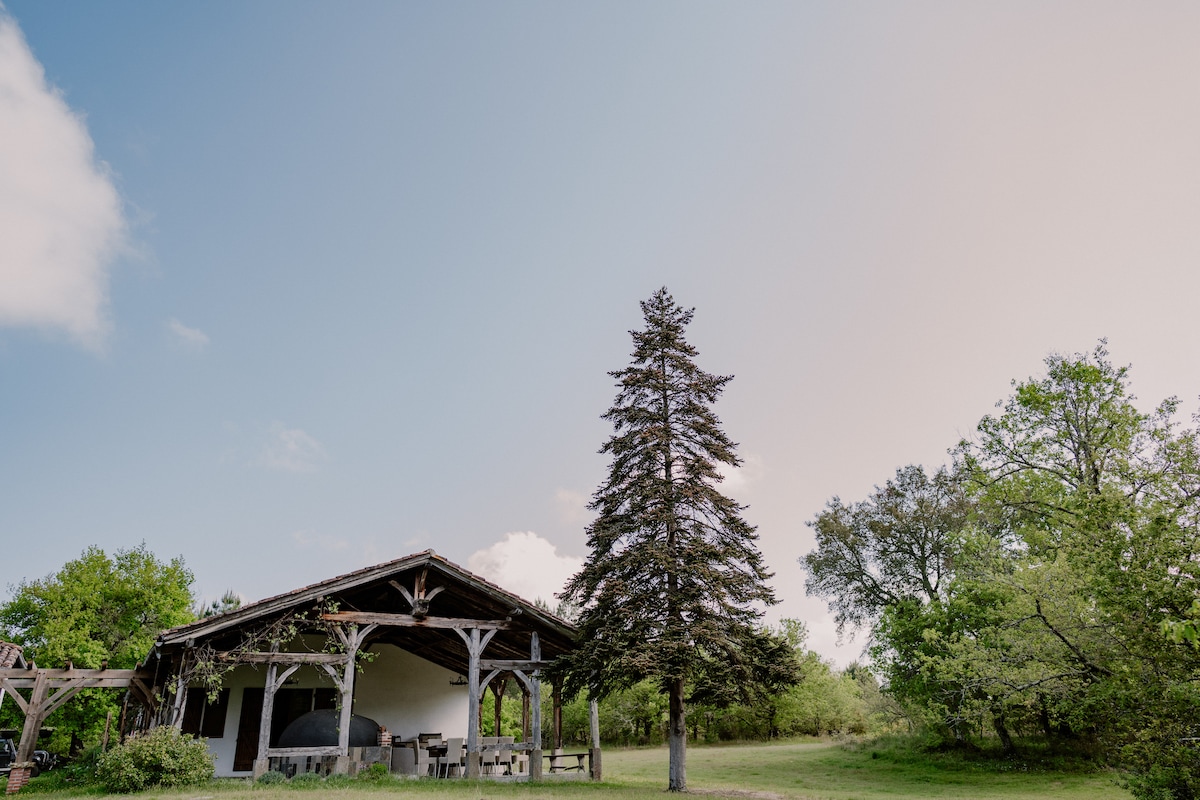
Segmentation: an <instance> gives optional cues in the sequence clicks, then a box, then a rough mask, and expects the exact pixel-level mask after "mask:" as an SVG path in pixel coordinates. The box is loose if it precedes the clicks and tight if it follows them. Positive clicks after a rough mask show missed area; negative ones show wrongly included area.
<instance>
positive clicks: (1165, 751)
mask: <svg viewBox="0 0 1200 800" xmlns="http://www.w3.org/2000/svg"><path fill="white" fill-rule="evenodd" d="M1045 363H1046V372H1045V374H1044V375H1043V376H1041V377H1035V378H1030V379H1028V380H1026V381H1023V382H1015V381H1014V383H1013V393H1012V395H1011V396H1010V397H1009V398H1008V399H1007V400H1006V401H1004V402H1003V403H1001V404H999V408H1000V412H999V413H997V414H995V415H988V416H985V417H984V418H983V419H982V420H981V421H980V423H979V425H978V427H977V429H976V434H975V436H973V437H972V438H970V439H967V440H964V441H962V442H960V443H959V444H958V446H957V447H955V448H954V449H953V450H952V451H951V452H952V456H953V467H952V470H951V472H952V473H953V474H954V476H955V485H957V486H960V487H961V502H960V500H954V501H953V502H950V503H945V502H943V503H934V504H932V505H927V506H925V507H923V509H922V507H921V506H920V504H919V501H920V500H921V498H923V497H927V496H928V492H927V490H926V484H925V483H923V482H922V481H920V480H914V481H908V482H902V481H900V480H899V479H898V480H897V481H896V482H894V483H893V482H889V484H888V486H887V489H886V490H880V491H879V492H877V493H876V495H875V496H873V497H872V498H871V500H869V501H866V502H864V503H860V504H854V505H851V506H843V505H842V504H841V503H840V501H838V500H837V499H836V498H835V500H834V501H832V502H831V503H830V505H829V507H828V508H827V510H826V511H825V512H823V513H822V514H821V515H819V516H818V518H817V520H816V521H814V523H813V527H814V528H815V529H816V530H817V532H818V548H817V550H815V551H814V552H812V553H810V554H809V555H808V556H807V557H806V558H805V559H804V563H805V564H806V566H808V568H809V582H808V588H809V591H810V592H811V593H815V594H819V595H822V596H825V597H827V598H829V601H830V605H831V607H832V608H833V609H834V610H835V611H836V612H837V613H838V615H839V621H840V622H843V623H855V624H859V623H862V624H869V625H871V631H872V639H873V650H872V652H873V654H874V656H875V657H876V659H877V663H878V664H879V666H880V668H881V670H882V672H883V674H884V676H885V678H886V680H887V684H888V689H889V691H890V692H891V693H892V694H893V695H894V696H896V697H897V698H899V699H901V700H904V701H906V702H907V703H909V704H910V707H911V708H914V709H917V710H919V712H920V713H923V714H924V715H926V718H927V719H928V720H930V721H931V722H933V723H935V724H937V725H940V726H943V728H944V729H945V730H946V731H947V732H949V733H953V735H954V737H955V738H959V739H961V738H964V737H965V736H966V735H967V734H968V732H969V731H972V730H973V731H978V730H979V729H980V724H981V723H982V722H983V721H984V720H986V721H988V722H990V727H991V728H992V729H993V730H994V732H995V735H996V737H997V738H998V739H999V741H1000V742H1001V743H1002V744H1003V746H1004V747H1005V748H1006V749H1012V748H1013V747H1015V738H1016V737H1017V736H1018V735H1019V734H1020V732H1022V731H1025V732H1027V733H1033V732H1036V733H1038V734H1039V735H1041V736H1043V737H1045V738H1047V739H1050V740H1051V741H1066V740H1071V741H1083V740H1090V741H1093V742H1095V743H1096V744H1097V745H1099V746H1101V747H1102V748H1103V749H1104V750H1105V752H1107V753H1108V755H1109V757H1110V758H1111V759H1112V760H1113V761H1116V762H1120V763H1123V764H1124V765H1126V766H1128V767H1130V768H1132V769H1133V770H1134V771H1135V775H1136V776H1140V777H1135V779H1134V782H1133V785H1134V788H1135V790H1136V791H1137V792H1138V793H1139V794H1140V796H1143V797H1151V796H1154V797H1157V796H1168V797H1169V796H1180V797H1182V796H1189V797H1190V796H1192V795H1191V794H1187V793H1188V792H1195V791H1196V790H1200V785H1198V784H1197V781H1198V780H1200V779H1198V778H1195V777H1187V775H1189V774H1191V775H1200V754H1197V752H1196V750H1195V748H1190V747H1188V746H1186V745H1185V744H1183V741H1184V740H1186V739H1188V738H1189V737H1192V736H1195V735H1196V733H1197V732H1196V731H1194V730H1191V728H1190V727H1189V724H1188V723H1187V719H1188V718H1189V717H1190V712H1186V713H1184V710H1185V709H1188V708H1193V709H1194V707H1195V704H1196V703H1197V701H1200V692H1198V691H1197V689H1196V688H1195V687H1196V681H1197V678H1200V651H1197V649H1196V648H1193V647H1190V646H1188V645H1187V644H1186V641H1187V638H1188V637H1187V632H1188V626H1189V624H1190V623H1189V622H1188V620H1191V619H1194V618H1195V611H1194V609H1195V606H1194V605H1193V603H1194V601H1195V600H1196V598H1197V596H1198V590H1200V584H1198V583H1197V566H1196V565H1197V563H1200V528H1198V523H1200V446H1198V437H1197V433H1196V431H1194V430H1192V429H1186V428H1183V427H1182V426H1180V425H1179V423H1178V422H1177V421H1176V414H1177V410H1178V402H1177V401H1176V400H1175V399H1174V398H1170V399H1168V400H1166V401H1164V402H1162V403H1160V404H1159V405H1158V406H1157V407H1155V408H1154V409H1153V410H1152V411H1148V412H1147V411H1142V410H1140V409H1139V408H1138V407H1137V405H1136V403H1135V400H1136V398H1135V397H1134V396H1133V395H1132V393H1131V392H1130V390H1129V368H1128V367H1116V366H1114V365H1113V364H1112V362H1111V361H1110V359H1109V356H1108V351H1107V349H1106V346H1105V344H1104V343H1103V342H1101V343H1100V345H1098V346H1097V347H1096V348H1095V349H1094V350H1092V351H1091V352H1089V353H1082V354H1075V355H1073V356H1063V355H1052V356H1050V357H1049V358H1047V359H1046V362H1045ZM899 474H900V475H911V476H919V474H921V472H920V468H916V467H909V468H905V469H904V470H901V473H899ZM941 474H943V473H939V475H941ZM893 492H895V493H898V494H899V495H900V499H896V500H895V501H894V502H891V503H890V504H889V503H888V502H885V501H886V500H887V498H888V497H890V496H891V495H892V494H893ZM951 496H952V495H943V496H942V497H943V498H949V497H951ZM897 504H898V505H899V506H900V507H903V508H910V507H911V508H917V509H922V510H920V513H919V518H920V520H921V521H922V522H921V525H919V526H916V527H914V526H913V525H911V524H910V522H911V520H910V519H909V518H908V517H907V516H906V515H903V514H892V513H884V509H885V508H888V507H894V506H896V505H897ZM950 509H955V510H954V512H953V513H947V512H948V511H949V510H950ZM930 531H932V534H931V535H932V541H935V542H939V545H938V548H937V550H938V552H939V553H941V555H942V557H944V559H945V561H946V563H947V564H948V566H949V569H947V570H943V571H940V572H939V573H938V574H937V578H938V583H937V584H936V588H937V591H936V592H933V593H931V592H930V591H929V589H930V588H932V587H933V586H934V584H932V583H930V582H929V581H927V580H925V579H924V576H925V575H927V574H928V568H927V567H926V566H925V565H926V564H927V563H928V561H929V560H928V559H927V558H925V555H926V554H927V553H928V552H929V548H928V547H927V546H926V545H924V544H922V542H926V541H930V539H929V537H928V535H927V534H929V532H930ZM923 537H924V538H923ZM896 539H900V540H903V541H905V542H908V546H907V547H896V546H894V545H889V547H888V549H887V550H886V555H887V557H885V556H884V555H882V553H883V552H884V551H882V550H881V546H882V545H881V543H890V542H893V541H894V540H896ZM897 554H898V556H899V562H898V563H897V562H895V561H891V560H889V558H891V557H892V556H895V555H897ZM847 562H849V566H848V565H847ZM838 563H841V564H842V565H841V566H840V567H839V566H837V564H838ZM841 579H845V581H846V582H844V583H839V582H838V581H839V580H841ZM1168 634H1174V639H1173V638H1172V637H1171V636H1170V635H1168ZM1164 764H1168V765H1173V766H1170V767H1169V769H1168V768H1164V767H1163V765H1164ZM1172 770H1174V771H1173V772H1172ZM1168 773H1170V774H1168ZM1139 781H1142V782H1141V783H1139ZM1161 791H1166V792H1167V794H1161V795H1160V794H1157V792H1161ZM1180 792H1183V794H1180Z"/></svg>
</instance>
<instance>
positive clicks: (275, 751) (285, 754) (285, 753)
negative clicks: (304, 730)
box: [267, 744, 341, 758]
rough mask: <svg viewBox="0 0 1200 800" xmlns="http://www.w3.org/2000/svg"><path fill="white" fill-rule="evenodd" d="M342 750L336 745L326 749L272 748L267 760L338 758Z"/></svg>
mask: <svg viewBox="0 0 1200 800" xmlns="http://www.w3.org/2000/svg"><path fill="white" fill-rule="evenodd" d="M340 753H341V748H340V747H338V746H337V745H336V744H331V745H327V746H325V747H271V748H268V749H267V758H274V757H281V758H294V757H302V756H336V755H339V754H340Z"/></svg>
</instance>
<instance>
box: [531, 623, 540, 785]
mask: <svg viewBox="0 0 1200 800" xmlns="http://www.w3.org/2000/svg"><path fill="white" fill-rule="evenodd" d="M529 660H530V661H533V662H535V663H536V662H538V661H541V660H542V643H541V641H540V640H539V639H538V635H537V631H534V632H533V633H532V634H530V637H529ZM540 675H541V670H538V669H535V670H533V671H532V673H531V674H530V676H529V677H530V681H529V695H530V696H529V706H530V712H531V714H530V716H531V717H532V719H531V720H530V721H529V728H530V731H529V732H530V734H531V736H530V738H529V742H530V744H532V745H533V749H532V750H530V751H529V780H531V781H537V780H541V779H542V679H541V677H540Z"/></svg>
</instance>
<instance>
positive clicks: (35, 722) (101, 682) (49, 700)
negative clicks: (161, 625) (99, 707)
mask: <svg viewBox="0 0 1200 800" xmlns="http://www.w3.org/2000/svg"><path fill="white" fill-rule="evenodd" d="M150 680H151V676H150V675H147V674H146V673H144V672H141V671H139V670H132V669H76V668H75V667H73V666H70V665H68V666H67V667H65V668H62V669H40V668H38V667H37V666H36V665H35V664H30V665H28V666H24V667H16V666H14V667H7V668H2V669H0V696H3V697H10V698H12V701H13V702H14V703H16V704H17V706H18V707H19V708H20V709H21V713H23V714H24V715H25V723H24V725H23V726H22V730H21V742H20V744H19V745H17V754H16V760H15V761H14V762H13V769H12V772H10V773H9V778H8V784H9V788H8V793H9V794H13V793H15V792H17V791H19V790H20V789H21V788H22V787H23V786H24V785H25V782H26V781H28V779H29V774H30V769H31V768H32V764H33V751H34V750H35V749H36V748H37V738H38V732H39V731H40V730H41V728H42V723H44V722H45V721H46V718H47V717H49V716H50V715H51V714H53V713H54V712H55V711H57V710H58V709H60V708H62V706H63V705H64V704H65V703H66V702H67V701H68V700H70V699H71V698H73V697H74V696H75V695H77V694H78V693H79V692H80V691H81V690H82V689H90V688H97V689H126V690H128V691H131V692H133V693H134V694H135V695H136V696H137V697H138V699H139V700H141V701H142V703H143V704H144V705H146V706H147V707H149V708H153V706H154V696H153V694H152V692H151V690H150V683H149V682H150ZM22 689H23V690H27V691H28V692H29V697H28V698H26V697H25V696H23V695H22V694H21V693H20V690H22Z"/></svg>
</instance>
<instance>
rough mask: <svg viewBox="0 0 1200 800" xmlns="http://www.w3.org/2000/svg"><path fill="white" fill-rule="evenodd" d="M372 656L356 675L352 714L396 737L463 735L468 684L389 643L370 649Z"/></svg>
mask: <svg viewBox="0 0 1200 800" xmlns="http://www.w3.org/2000/svg"><path fill="white" fill-rule="evenodd" d="M371 651H372V652H374V653H376V654H377V655H376V657H375V660H374V661H372V662H371V663H369V664H367V665H366V666H365V667H364V668H363V671H362V672H361V673H360V674H359V675H358V680H357V682H356V684H355V691H354V713H355V714H361V715H362V716H364V717H370V718H371V719H373V720H375V721H376V722H378V723H379V724H380V725H384V726H386V727H387V729H388V730H389V731H391V732H392V736H393V737H394V738H395V739H396V740H397V741H403V740H404V739H411V738H413V737H415V736H416V735H417V734H419V733H440V734H442V735H443V736H445V737H451V736H462V737H464V738H465V737H466V735H467V711H468V704H467V687H466V686H451V685H450V681H452V680H455V679H456V678H457V677H458V673H456V672H451V671H450V670H448V669H443V668H442V667H439V666H438V665H437V664H434V663H433V662H431V661H426V660H425V659H423V658H421V657H420V656H415V655H413V654H412V653H409V652H408V651H406V650H401V649H400V648H398V647H394V646H393V645H388V644H385V645H378V646H376V647H372V648H371Z"/></svg>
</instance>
